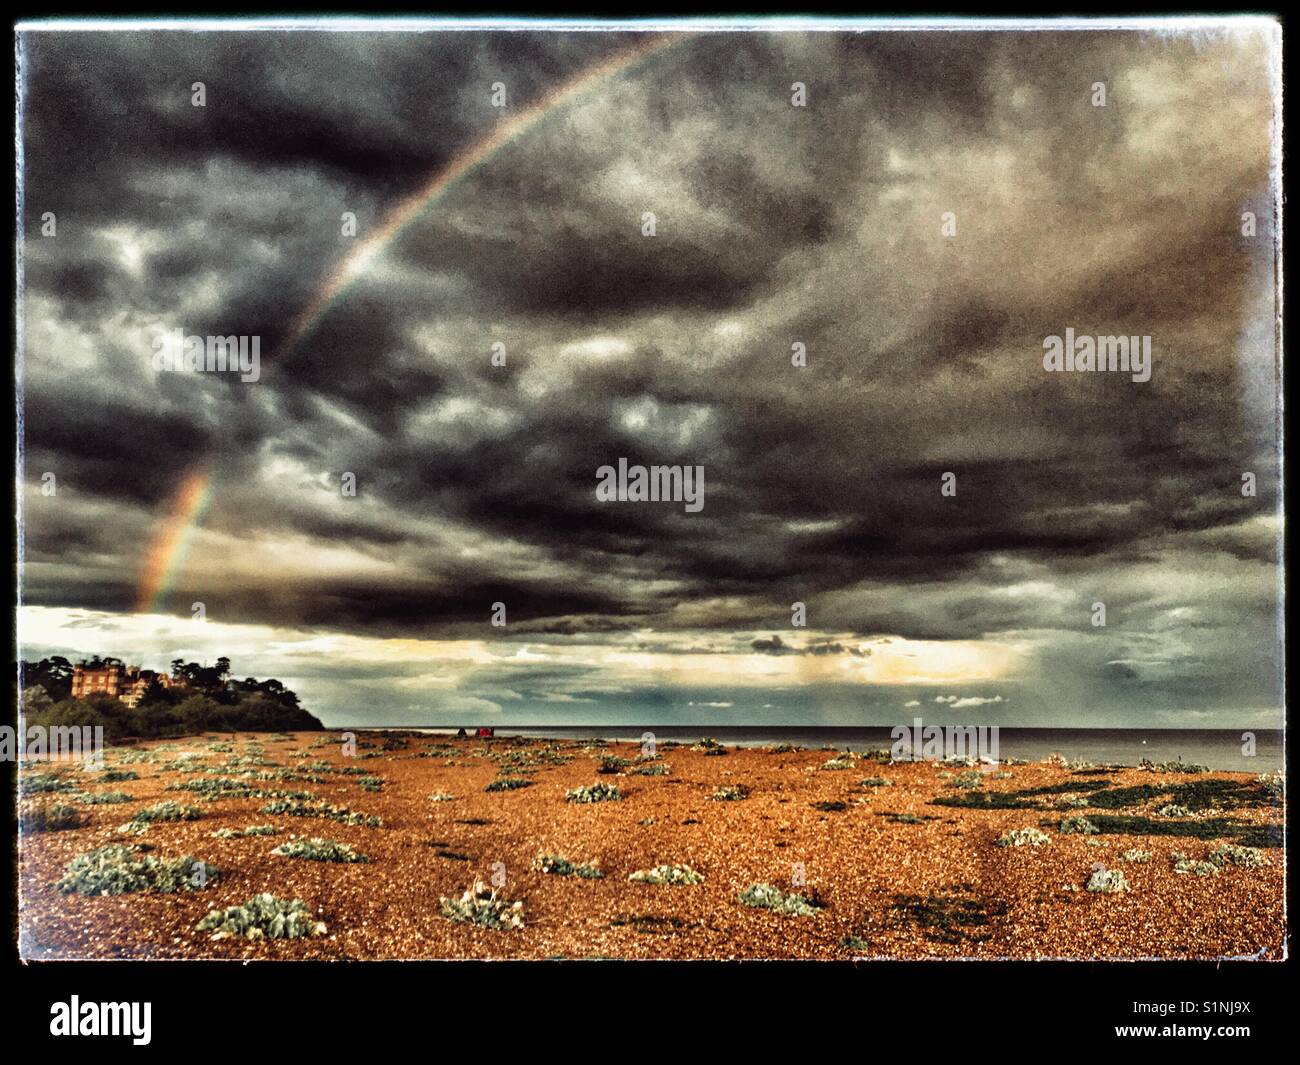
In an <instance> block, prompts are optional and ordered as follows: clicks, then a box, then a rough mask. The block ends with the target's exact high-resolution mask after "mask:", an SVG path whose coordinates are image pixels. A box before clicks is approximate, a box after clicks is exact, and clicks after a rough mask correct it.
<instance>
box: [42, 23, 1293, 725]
mask: <svg viewBox="0 0 1300 1065" xmlns="http://www.w3.org/2000/svg"><path fill="white" fill-rule="evenodd" d="M651 37H652V35H651V34H648V33H628V32H623V33H616V32H577V31H573V30H570V31H565V32H546V31H541V30H535V29H534V30H529V31H516V32H505V31H485V30H473V31H469V30H466V31H461V32H448V31H438V32H424V33H401V32H384V33H379V32H376V33H358V32H328V33H323V32H309V31H305V30H295V31H290V32H260V33H259V32H170V31H152V32H125V31H118V32H51V31H29V32H25V33H20V35H19V61H20V88H21V93H22V96H21V111H20V117H21V122H22V141H21V150H22V156H21V176H22V190H23V200H22V203H21V210H20V216H21V218H22V222H23V226H24V230H25V232H24V236H23V239H22V243H21V250H22V255H23V263H22V284H23V289H22V296H21V311H22V328H23V335H22V344H21V349H20V356H19V365H18V371H19V376H20V386H21V392H20V414H21V417H22V422H21V436H20V446H21V448H22V454H21V459H20V470H19V474H20V478H21V485H20V504H21V523H22V524H21V529H20V536H19V539H20V544H19V547H20V550H21V551H22V557H23V564H22V567H21V573H20V577H21V585H22V587H21V602H20V604H19V614H18V621H19V638H20V653H21V656H22V657H23V658H27V659H31V658H35V657H39V656H41V655H45V654H51V653H57V654H65V655H67V656H69V657H72V658H77V657H82V656H86V655H90V654H96V653H98V654H115V655H117V656H119V657H121V658H124V659H126V660H128V661H130V662H133V663H139V664H142V665H144V666H146V667H151V668H161V667H164V666H165V665H166V663H167V662H169V661H171V660H172V659H173V658H176V657H185V658H192V659H195V660H206V661H209V662H210V661H213V660H215V659H216V658H217V657H218V656H220V655H226V656H228V657H230V658H231V659H232V660H233V663H234V671H235V672H236V674H237V675H239V676H245V675H254V676H258V677H265V676H275V677H277V678H279V679H280V680H282V681H283V682H284V683H286V684H288V685H289V686H290V687H293V688H294V689H295V690H297V691H298V692H299V694H300V696H301V697H302V699H303V702H304V705H305V706H306V707H307V708H308V709H310V710H312V711H313V712H315V713H316V714H317V715H318V716H319V717H320V718H321V719H322V720H323V721H324V722H325V723H326V724H328V725H342V724H353V725H370V724H373V725H383V724H407V725H417V724H424V725H431V726H446V725H461V724H495V725H498V726H508V725H510V724H571V725H581V724H593V725H596V724H599V725H607V724H608V725H618V724H626V725H629V726H631V727H636V726H640V725H654V724H661V725H662V724H696V723H698V724H701V725H705V726H707V725H709V724H716V725H724V724H727V725H734V724H756V725H777V724H786V725H803V726H807V725H819V724H824V725H831V724H836V725H858V724H861V725H868V724H871V725H874V724H894V723H910V722H911V721H912V719H913V718H914V717H915V716H924V717H925V718H926V719H927V720H931V721H934V722H936V723H938V722H945V721H953V722H960V723H964V724H1001V725H1038V726H1058V727H1064V726H1075V727H1198V728H1214V727H1222V728H1238V727H1242V728H1248V727H1280V725H1281V706H1282V656H1281V649H1280V637H1281V612H1280V595H1281V559H1280V536H1281V529H1282V525H1281V493H1280V486H1281V470H1280V465H1279V460H1278V455H1279V433H1280V420H1279V403H1278V389H1279V383H1280V375H1281V361H1280V351H1279V344H1278V338H1277V327H1276V321H1277V314H1276V312H1277V306H1278V296H1279V293H1278V289H1277V278H1278V276H1279V274H1278V266H1277V257H1276V241H1275V235H1276V226H1275V218H1274V216H1275V191H1276V190H1275V186H1274V184H1273V182H1272V180H1271V178H1270V173H1271V171H1270V166H1271V163H1272V162H1273V161H1274V152H1275V133H1276V130H1275V124H1276V122H1277V121H1278V120H1279V115H1278V114H1277V113H1276V112H1275V99H1276V98H1277V93H1278V91H1279V85H1280V80H1279V79H1280V70H1279V64H1280V35H1279V34H1278V33H1277V32H1275V31H1274V30H1273V29H1269V28H1268V27H1267V26H1266V25H1262V24H1261V23H1260V22H1258V21H1255V22H1251V23H1239V24H1236V25H1230V26H1227V27H1225V28H1223V29H1221V30H1214V31H1205V30H1200V31H1196V32H1184V31H1179V32H1163V33H1154V32H1132V31H1111V32H1100V31H1097V32H1092V31H1089V32H1083V31H1039V32H1025V31H1001V32H996V33H993V32H969V31H968V32H942V31H922V30H919V29H911V30H906V31H901V32H900V31H894V32H856V33H849V32H814V31H803V32H782V33H775V32H767V33H763V32H727V33H720V32H718V33H682V34H677V35H673V36H672V37H667V38H662V39H654V40H651ZM196 83H201V84H202V106H196V105H195V101H196V96H195V92H196ZM796 83H797V84H798V86H802V89H803V99H802V100H801V103H802V106H796V105H795V102H794V97H795V95H796V92H797V89H796ZM1099 85H1100V86H1102V87H1103V89H1102V91H1103V92H1104V97H1099V96H1098V86H1099ZM503 94H504V95H503ZM1099 100H1100V102H1099ZM497 104H503V105H504V106H497ZM429 190H434V191H433V194H432V195H427V193H428V192H429ZM51 215H52V217H53V230H52V231H49V230H50V225H49V222H50V216H51ZM649 216H653V220H652V223H651V222H649V221H648V219H649ZM348 217H354V218H355V231H354V232H349V231H348V230H349V228H350V227H349V226H348V224H347V222H346V219H347V218H348ZM1247 218H1253V219H1254V227H1253V230H1252V228H1251V226H1250V225H1248V224H1247V222H1246V221H1245V220H1246V219H1247ZM651 225H652V233H651V231H650V229H649V228H648V226H651ZM177 329H179V330H182V332H183V334H184V335H186V336H189V335H194V336H199V337H207V336H213V335H215V336H230V335H237V336H246V337H256V338H258V343H259V351H260V366H259V373H258V375H257V379H256V380H253V381H245V380H241V379H240V376H239V375H238V374H233V373H213V372H190V371H184V370H182V371H160V370H159V369H158V368H157V366H156V362H157V360H156V359H155V357H154V355H155V350H156V340H157V338H158V337H159V336H160V335H163V334H164V333H166V332H169V331H174V330H177ZM1067 329H1072V330H1073V331H1074V333H1075V334H1077V335H1097V336H1101V335H1123V336H1140V337H1150V338H1151V341H1150V343H1151V352H1152V355H1151V367H1150V368H1151V375H1150V380H1148V381H1134V380H1133V379H1132V376H1131V375H1129V374H1123V373H1118V372H1101V373H1098V372H1091V373H1090V372H1049V371H1047V370H1046V369H1045V368H1044V341H1045V338H1047V337H1050V336H1064V335H1065V331H1066V330H1067ZM796 345H801V346H802V347H801V348H799V349H796ZM796 350H801V351H803V352H804V353H805V355H806V358H805V359H804V360H802V361H804V362H806V364H804V365H796V364H795V363H797V362H800V361H801V360H800V359H798V358H797V357H794V356H793V355H792V353H794V352H795V351H796ZM494 355H495V356H496V357H495V358H494ZM502 363H504V364H502ZM620 459H623V460H625V461H626V462H627V463H628V464H629V465H634V466H635V465H644V466H654V465H664V466H680V467H683V468H686V467H691V468H696V467H702V468H703V484H704V496H703V506H702V508H701V509H698V510H696V511H690V510H688V509H687V508H686V507H685V506H684V505H683V503H682V502H681V501H680V500H679V501H676V502H674V501H671V500H666V501H637V500H634V499H624V500H608V499H602V498H601V497H599V496H598V494H597V486H598V484H599V474H598V470H599V469H600V467H602V466H605V465H612V466H616V465H617V464H618V462H619V460H620ZM49 475H53V477H52V478H51V477H50V476H49ZM349 475H350V477H349ZM949 475H951V476H949ZM1245 475H1251V479H1252V480H1253V482H1254V492H1253V494H1245V493H1244V492H1243V477H1244V476H1245ZM352 484H354V486H355V492H354V493H352V492H350V491H349V490H348V488H349V485H352ZM498 603H499V604H503V607H504V622H505V623H504V624H500V625H494V624H493V617H494V609H495V608H494V604H498ZM196 604H201V610H197V608H196ZM796 604H801V607H796ZM1098 605H1101V606H1103V607H1104V622H1105V623H1104V625H1103V624H1098V623H1097V622H1098V619H1099V612H1098V610H1097V607H1098ZM196 612H197V613H199V614H200V615H201V616H197V617H196ZM496 616H497V620H501V618H500V611H499V610H498V611H497V615H496Z"/></svg>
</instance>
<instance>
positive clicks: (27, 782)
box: [18, 773, 77, 795]
mask: <svg viewBox="0 0 1300 1065" xmlns="http://www.w3.org/2000/svg"><path fill="white" fill-rule="evenodd" d="M76 790H77V789H76V787H75V786H74V785H73V783H72V781H70V780H67V779H65V778H64V777H62V776H61V775H60V774H58V773H20V774H19V775H18V793H19V794H20V795H41V794H44V793H47V792H52V791H76Z"/></svg>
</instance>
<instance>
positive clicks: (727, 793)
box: [710, 784, 749, 802]
mask: <svg viewBox="0 0 1300 1065" xmlns="http://www.w3.org/2000/svg"><path fill="white" fill-rule="evenodd" d="M710 798H712V799H713V801H714V802H740V800H741V799H747V798H749V789H748V788H747V787H745V786H744V785H743V784H724V785H722V787H720V788H718V790H717V791H715V792H714V793H713V794H712V795H711V796H710Z"/></svg>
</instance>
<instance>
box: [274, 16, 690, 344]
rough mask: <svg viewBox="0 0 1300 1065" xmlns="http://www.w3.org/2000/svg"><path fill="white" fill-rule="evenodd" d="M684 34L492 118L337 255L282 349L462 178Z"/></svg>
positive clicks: (661, 38) (657, 40)
mask: <svg viewBox="0 0 1300 1065" xmlns="http://www.w3.org/2000/svg"><path fill="white" fill-rule="evenodd" d="M685 36H689V34H680V33H672V34H656V35H654V36H652V37H650V38H649V39H648V40H646V41H643V42H641V43H640V44H638V45H637V46H636V47H634V48H631V49H628V50H626V51H624V52H620V53H618V54H617V55H615V56H612V57H611V58H609V59H607V60H605V61H604V62H603V63H599V64H597V65H596V66H594V67H589V68H588V69H586V70H584V71H583V72H582V73H581V74H579V75H578V76H577V77H576V78H574V79H573V80H572V81H568V82H565V83H564V84H563V85H561V86H559V87H558V88H556V89H554V90H552V91H551V92H550V93H548V94H547V95H546V96H543V97H542V98H541V99H540V100H538V101H537V102H536V103H534V104H532V105H530V106H529V107H526V108H524V109H523V110H522V111H520V112H518V113H517V114H515V115H513V116H511V117H510V118H508V119H506V120H504V121H502V122H500V123H498V124H497V125H496V126H494V127H493V129H492V130H491V132H489V133H488V134H486V135H485V136H484V137H482V138H480V139H479V140H477V141H475V142H474V143H473V144H471V145H469V146H468V147H466V148H465V149H463V150H462V151H461V152H459V153H458V154H457V155H456V156H455V157H454V158H452V160H451V161H450V162H449V163H448V164H447V165H446V166H445V167H443V169H441V170H440V171H438V173H437V174H435V175H434V176H433V178H432V179H430V180H429V182H428V183H427V184H425V185H424V186H423V187H422V188H419V189H417V190H416V191H415V192H413V193H412V194H411V195H410V196H408V197H407V198H406V199H404V200H403V201H402V202H401V203H399V204H398V205H397V206H396V207H394V208H393V210H392V211H390V212H389V213H388V215H387V216H386V217H385V218H384V220H383V222H382V223H381V224H380V225H379V227H378V228H377V229H375V230H374V231H373V232H371V233H370V234H369V235H368V236H367V237H366V238H365V239H364V240H362V241H360V242H358V244H357V245H356V247H355V248H353V249H352V251H350V252H349V253H348V254H347V255H345V256H344V257H343V259H342V261H341V262H340V263H339V264H338V265H337V266H336V267H335V268H334V270H333V271H332V272H331V273H330V274H329V275H328V276H327V277H326V279H325V283H324V284H323V285H322V286H321V288H320V289H319V291H318V292H317V294H316V297H315V299H313V300H312V301H311V303H309V304H308V305H307V307H306V308H305V309H304V310H303V312H302V313H301V314H300V315H299V316H298V318H297V319H296V320H295V321H294V324H293V327H292V328H291V329H290V331H289V336H288V339H287V341H286V343H285V347H284V351H285V352H289V351H292V350H293V349H294V347H296V346H297V345H298V344H299V343H300V342H301V341H302V339H303V338H304V337H306V336H308V335H309V334H310V333H311V331H312V330H313V329H314V328H315V327H316V325H317V324H318V323H319V322H320V320H321V318H322V317H323V316H324V314H325V312H326V311H327V310H329V308H330V306H331V304H333V302H334V301H335V300H336V299H338V297H339V296H340V295H341V294H342V293H343V292H344V291H346V290H347V288H348V287H349V286H350V285H351V284H352V283H353V282H354V281H356V280H357V278H359V277H360V276H361V275H362V274H364V273H365V272H366V270H367V269H369V267H370V266H371V264H373V263H374V262H375V261H376V260H377V259H378V258H379V256H380V254H381V253H382V252H383V250H384V249H385V248H386V247H387V246H388V245H389V244H390V243H392V241H393V240H395V239H396V238H397V237H399V236H400V235H401V234H402V232H403V231H404V230H405V229H406V228H407V227H408V226H409V225H410V224H411V223H412V222H414V221H415V220H416V219H418V218H419V217H420V216H421V215H423V214H424V213H425V212H426V211H427V210H428V209H429V208H430V207H432V206H433V204H434V203H436V202H437V201H438V199H439V198H441V197H442V196H443V195H445V194H446V193H447V192H448V191H449V190H450V189H452V188H453V187H454V186H455V185H456V184H457V183H458V182H459V181H460V180H461V179H462V178H464V177H466V176H467V175H468V174H470V173H472V172H473V171H474V170H475V169H477V168H478V167H480V166H482V165H483V164H484V163H485V162H487V161H488V160H489V159H491V158H492V157H493V156H494V155H495V154H496V153H497V152H499V151H500V150H501V149H502V148H504V147H505V146H506V145H507V144H509V143H510V142H511V141H512V140H514V139H515V138H516V137H518V136H519V135H520V134H522V133H525V132H527V131H528V130H530V129H532V128H533V126H535V125H537V123H538V122H540V121H541V120H542V119H543V118H544V117H545V116H546V115H547V114H548V113H550V112H551V111H553V110H554V109H555V108H557V107H560V106H562V105H563V104H566V103H568V102H569V101H571V100H573V99H575V98H576V97H578V96H581V95H582V94H583V93H584V92H586V91H587V90H588V89H590V88H591V87H592V86H594V85H596V84H597V83H599V82H601V81H604V80H605V79H606V78H610V77H613V76H614V75H615V74H619V73H622V72H623V71H625V70H627V69H628V68H629V67H632V66H634V65H635V64H637V63H639V62H640V61H641V60H643V59H645V58H646V57H648V56H650V55H651V54H653V53H654V52H657V51H659V50H660V49H662V48H664V47H666V46H668V45H669V44H672V43H673V42H674V41H677V40H680V39H682V38H683V37H685Z"/></svg>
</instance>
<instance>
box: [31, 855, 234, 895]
mask: <svg viewBox="0 0 1300 1065" xmlns="http://www.w3.org/2000/svg"><path fill="white" fill-rule="evenodd" d="M220 875H221V874H220V873H219V872H218V870H217V868H216V866H213V865H208V864H207V863H206V862H200V861H196V860H195V859H193V858H189V857H185V858H156V857H154V856H153V855H151V854H143V853H141V852H140V851H138V850H137V849H136V848H134V847H126V846H123V845H121V844H110V845H109V846H107V847H100V848H99V849H98V850H93V851H88V852H87V853H85V854H79V855H77V857H75V858H73V859H72V861H70V862H69V863H68V864H67V866H66V867H65V868H64V870H63V877H62V878H61V879H60V880H59V881H58V882H56V883H55V885H54V888H55V890H56V891H59V892H62V893H63V894H65V895H68V894H72V893H74V892H75V893H76V894H79V895H123V894H126V893H128V892H135V891H150V890H153V891H160V892H164V893H167V894H170V893H172V892H175V891H197V890H200V889H202V888H205V887H207V886H208V884H210V883H211V882H212V881H213V880H215V879H217V878H218V877H219V876H220Z"/></svg>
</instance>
